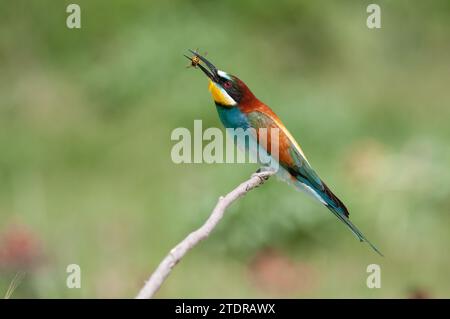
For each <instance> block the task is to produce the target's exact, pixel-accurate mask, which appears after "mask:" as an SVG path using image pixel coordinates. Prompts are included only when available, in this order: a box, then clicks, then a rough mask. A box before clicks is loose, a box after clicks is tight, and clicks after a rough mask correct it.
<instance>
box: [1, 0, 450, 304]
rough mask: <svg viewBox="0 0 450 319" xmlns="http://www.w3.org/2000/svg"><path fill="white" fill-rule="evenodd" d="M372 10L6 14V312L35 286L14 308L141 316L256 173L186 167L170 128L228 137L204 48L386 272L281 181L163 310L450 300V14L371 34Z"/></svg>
mask: <svg viewBox="0 0 450 319" xmlns="http://www.w3.org/2000/svg"><path fill="white" fill-rule="evenodd" d="M71 2H75V3H78V4H79V5H80V6H81V23H82V28H81V29H79V30H77V29H73V30H71V29H68V28H67V27H66V24H65V23H66V17H67V15H68V14H67V13H66V6H67V5H68V4H69V3H71ZM371 2H372V1H339V2H337V1H336V2H330V1H324V0H321V1H294V0H292V1H276V2H275V1H271V2H264V1H256V0H253V1H246V2H243V1H144V0H139V1H137V0H132V1H130V0H121V1H92V0H77V1H56V0H55V1H37V0H32V1H25V0H21V1H6V0H2V1H1V2H0V181H1V182H0V295H1V296H3V295H4V294H5V292H6V290H7V288H8V286H9V285H10V282H11V280H12V279H13V277H14V276H15V275H16V274H17V273H25V275H24V276H23V279H22V280H21V281H20V282H19V285H18V287H17V289H16V290H15V291H14V293H13V295H12V298H22V297H29V298H43V297H49V298H56V297H62V298H66V297H73V298H87V297H94V298H102V297H108V298H109V297H112V298H115V297H126V298H128V297H133V296H134V295H135V294H136V293H137V291H138V290H139V288H140V287H141V286H142V284H143V282H144V280H145V279H146V278H147V277H148V276H149V275H150V273H151V272H152V271H153V270H154V268H155V267H156V266H157V265H158V263H159V262H160V261H161V259H162V258H163V257H164V256H165V254H166V253H167V252H168V251H169V250H170V249H171V248H172V247H173V246H174V245H175V244H176V243H177V242H179V241H180V240H181V239H182V238H183V237H184V236H185V235H186V234H187V233H189V232H190V231H192V230H193V229H194V228H196V227H198V226H199V225H200V224H201V223H202V222H203V221H204V220H205V219H206V218H207V216H208V215H209V214H210V212H211V209H212V208H213V206H214V205H215V203H216V200H217V198H218V196H219V195H221V194H225V193H226V192H228V191H229V190H231V189H232V188H233V187H234V186H235V185H237V184H238V183H240V182H241V181H243V180H244V179H246V178H247V177H248V176H250V174H251V173H252V172H254V171H255V170H256V169H257V166H256V165H251V164H245V165H243V164H211V165H207V164H181V165H176V164H174V163H173V162H172V161H171V157H170V151H171V148H172V146H173V145H174V144H175V142H172V141H171V140H170V134H171V132H172V130H173V129H174V128H176V127H187V128H190V129H191V128H192V127H193V121H194V120H195V119H201V120H203V127H204V128H206V127H221V124H220V122H219V120H218V117H217V113H216V110H215V107H214V104H213V102H212V100H211V97H210V94H209V92H208V91H207V81H206V79H205V77H204V76H203V75H202V74H201V72H200V71H198V70H194V69H186V68H185V66H186V64H187V61H186V59H185V58H184V57H183V56H182V54H184V53H186V49H188V48H192V49H196V48H199V49H200V52H204V51H207V52H208V58H209V59H210V60H211V61H212V62H214V63H215V64H216V65H217V66H218V67H219V68H221V69H223V70H225V71H227V72H229V73H232V74H235V75H237V76H239V77H240V78H241V79H243V80H244V81H245V82H246V83H247V84H248V85H249V87H250V88H251V89H252V90H253V92H254V93H255V94H256V95H257V96H258V97H259V98H260V99H261V100H262V101H264V102H266V103H267V104H268V105H270V106H271V107H272V108H273V109H274V110H275V112H277V113H278V115H279V116H280V117H281V118H282V119H283V120H284V122H285V124H286V126H287V127H288V128H289V130H290V131H291V133H292V134H293V135H294V136H295V137H296V138H297V139H298V140H299V142H300V144H301V145H302V147H303V149H304V151H305V152H306V154H307V155H308V158H309V160H310V162H311V163H312V164H313V166H314V167H315V169H316V170H317V171H318V172H319V174H320V175H321V176H322V177H323V179H324V180H326V181H327V183H328V184H329V185H330V187H331V188H332V189H334V190H335V192H336V193H337V194H338V195H339V196H340V197H341V198H342V199H343V201H344V202H345V203H346V205H347V206H348V208H349V210H350V213H351V218H352V220H353V221H354V223H355V224H357V225H358V226H359V227H360V228H361V229H362V231H363V232H364V233H365V234H366V235H367V237H368V238H369V239H371V240H372V241H373V242H374V243H375V244H376V245H377V246H378V247H379V248H380V250H381V251H382V252H383V253H384V254H385V257H384V258H381V257H379V256H377V255H376V254H375V253H374V252H373V251H372V250H371V249H370V248H369V247H368V246H367V245H364V244H360V243H358V241H357V240H356V239H355V238H354V237H353V236H352V235H351V233H350V232H349V231H348V230H347V229H346V228H345V227H344V226H343V225H342V224H341V223H339V222H338V221H337V220H336V219H335V218H334V217H333V216H332V215H331V214H330V213H329V212H328V211H327V210H326V209H325V208H324V207H322V206H321V205H319V204H318V203H316V202H313V201H312V200H311V199H309V198H308V197H307V196H305V195H304V194H301V193H298V192H296V191H295V190H293V189H292V188H290V187H289V186H287V185H285V184H283V183H280V182H278V181H276V179H271V180H270V181H269V182H268V183H267V184H265V185H264V186H263V187H260V188H258V189H257V190H255V191H254V192H251V193H250V194H248V196H246V197H245V198H243V199H241V200H240V201H239V202H238V203H237V204H235V205H234V206H233V207H232V208H231V209H230V210H229V212H228V214H227V215H226V217H225V218H224V220H223V221H222V222H221V223H220V225H219V226H218V228H217V229H216V231H215V232H213V233H212V234H211V236H210V238H209V239H208V240H207V241H205V242H203V243H201V244H200V245H199V246H197V247H196V248H195V249H194V250H193V251H192V252H190V253H189V254H188V256H187V257H186V258H185V259H183V261H182V262H181V263H180V264H179V265H178V266H177V267H176V268H175V270H174V272H173V273H172V275H171V276H170V277H169V278H168V280H167V282H166V283H165V284H164V286H163V287H162V289H161V290H160V291H159V293H158V295H157V297H161V298H164V297H193V298H201V297H212V298H214V297H289V298H306V297H312V298H317V297H327V298H335V297H350V298H356V297H369V298H376V297H385V298H390V297H398V298H413V297H449V296H450V256H449V254H448V243H449V240H450V231H449V229H450V216H449V211H450V196H449V195H450V172H449V170H448V169H449V164H450V147H449V143H448V141H449V139H450V125H449V124H448V122H449V119H450V105H449V101H450V90H449V83H450V61H449V52H450V41H449V40H450V37H449V34H450V22H449V21H450V20H449V19H450V2H449V1H447V0H440V1H422V2H419V1H414V2H413V1H406V0H403V1H377V2H376V3H378V4H379V5H380V6H381V10H382V16H381V19H382V28H381V29H372V30H371V29H368V28H367V26H366V18H367V16H368V13H367V12H366V7H367V5H368V4H370V3H371ZM73 263H75V264H78V265H80V267H81V274H82V284H81V289H68V288H67V287H66V277H67V273H66V267H67V265H69V264H73ZM372 263H376V264H379V265H380V266H381V279H382V287H381V289H368V288H367V286H366V278H367V276H368V274H367V272H366V267H367V265H369V264H372Z"/></svg>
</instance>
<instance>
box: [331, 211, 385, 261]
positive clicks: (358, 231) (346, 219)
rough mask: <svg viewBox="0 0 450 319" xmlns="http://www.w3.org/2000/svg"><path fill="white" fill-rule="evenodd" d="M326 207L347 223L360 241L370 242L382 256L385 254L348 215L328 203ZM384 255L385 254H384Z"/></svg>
mask: <svg viewBox="0 0 450 319" xmlns="http://www.w3.org/2000/svg"><path fill="white" fill-rule="evenodd" d="M326 207H327V208H328V209H329V210H330V211H331V212H332V213H333V214H334V215H336V217H337V218H339V220H341V221H342V222H343V223H344V224H345V225H347V227H348V228H349V229H350V230H351V231H352V233H353V234H354V235H355V236H356V237H357V238H358V239H359V241H361V242H366V243H367V244H369V246H370V247H372V249H373V250H374V251H375V252H377V253H378V254H379V255H380V256H383V254H382V253H381V252H380V251H379V250H378V248H377V247H375V245H374V244H372V243H371V242H370V241H369V240H368V239H367V238H366V237H365V236H364V235H363V233H362V232H361V231H360V230H359V229H358V227H356V226H355V225H354V224H353V223H352V222H351V221H350V219H348V217H346V216H345V215H343V214H342V213H341V212H338V211H336V208H334V207H332V206H328V205H326ZM383 257H384V256H383Z"/></svg>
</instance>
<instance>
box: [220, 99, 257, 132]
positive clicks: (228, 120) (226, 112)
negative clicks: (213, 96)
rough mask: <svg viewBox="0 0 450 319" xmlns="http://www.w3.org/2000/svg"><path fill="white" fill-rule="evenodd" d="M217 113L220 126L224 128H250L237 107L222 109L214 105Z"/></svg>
mask: <svg viewBox="0 0 450 319" xmlns="http://www.w3.org/2000/svg"><path fill="white" fill-rule="evenodd" d="M216 107H217V112H218V113H219V118H220V120H221V121H222V124H223V125H224V126H225V127H226V128H243V129H247V128H249V127H250V124H249V123H248V120H247V117H246V116H245V114H244V113H242V112H241V111H240V110H239V108H238V107H231V108H227V107H223V106H220V105H216Z"/></svg>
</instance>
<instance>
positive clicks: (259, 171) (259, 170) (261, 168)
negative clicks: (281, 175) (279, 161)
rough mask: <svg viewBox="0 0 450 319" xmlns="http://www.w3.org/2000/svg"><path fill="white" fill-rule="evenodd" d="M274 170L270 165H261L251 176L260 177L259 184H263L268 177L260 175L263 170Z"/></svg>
mask: <svg viewBox="0 0 450 319" xmlns="http://www.w3.org/2000/svg"><path fill="white" fill-rule="evenodd" d="M274 171H275V170H274V169H273V168H272V167H270V166H261V167H260V168H258V169H257V170H256V172H255V173H254V174H253V175H252V176H258V177H259V178H260V179H261V184H263V183H264V182H265V181H267V180H268V179H269V177H270V175H260V174H261V173H264V172H274Z"/></svg>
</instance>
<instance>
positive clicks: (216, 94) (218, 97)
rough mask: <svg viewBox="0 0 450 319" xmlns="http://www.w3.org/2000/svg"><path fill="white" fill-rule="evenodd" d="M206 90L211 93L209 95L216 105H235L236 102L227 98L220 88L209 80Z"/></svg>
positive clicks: (229, 97)
mask: <svg viewBox="0 0 450 319" xmlns="http://www.w3.org/2000/svg"><path fill="white" fill-rule="evenodd" d="M208 89H209V91H210V92H211V95H212V97H213V99H214V101H215V102H216V103H219V104H222V105H225V106H232V105H235V104H236V102H235V101H234V100H233V99H232V98H231V96H229V95H228V94H227V93H226V92H224V90H223V89H222V88H220V87H219V86H218V85H217V84H216V83H214V82H213V81H211V80H209V84H208Z"/></svg>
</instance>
